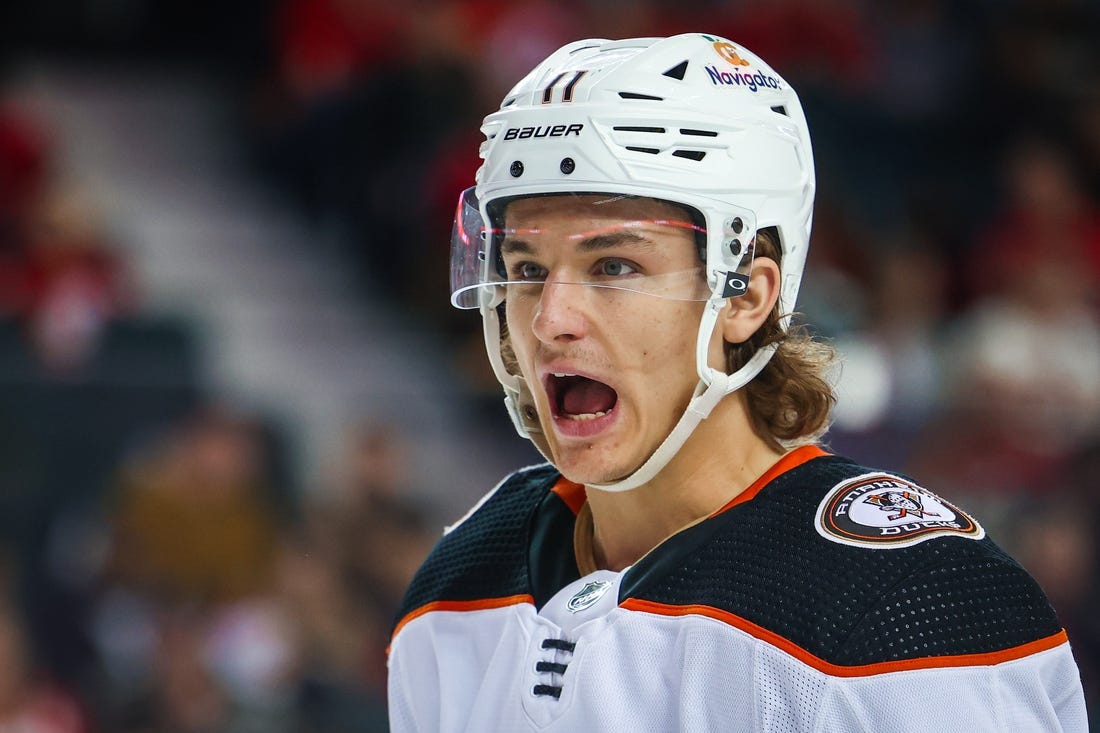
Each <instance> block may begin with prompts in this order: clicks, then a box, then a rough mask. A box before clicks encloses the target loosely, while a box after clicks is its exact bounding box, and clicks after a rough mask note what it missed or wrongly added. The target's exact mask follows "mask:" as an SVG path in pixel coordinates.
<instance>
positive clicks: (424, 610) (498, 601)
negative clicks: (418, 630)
mask: <svg viewBox="0 0 1100 733" xmlns="http://www.w3.org/2000/svg"><path fill="white" fill-rule="evenodd" d="M521 603H530V604H532V605H534V603H535V598H534V596H530V595H526V594H520V595H516V596H505V597H503V598H482V599H479V600H476V601H434V602H432V603H427V604H425V605H423V606H421V607H420V608H418V609H416V610H415V611H410V612H409V613H408V614H406V615H405V617H404V618H403V619H401V620H400V621H399V622H398V623H397V626H396V627H395V628H394V630H393V636H391V637H390V638H393V637H396V636H397V634H398V633H399V632H400V631H401V629H403V628H404V627H405V624H407V623H409V622H410V621H415V620H416V619H418V618H420V617H421V616H423V615H425V614H428V613H434V612H436V611H486V610H488V609H490V608H504V607H505V606H518V605H519V604H521Z"/></svg>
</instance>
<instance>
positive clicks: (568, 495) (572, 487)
mask: <svg viewBox="0 0 1100 733" xmlns="http://www.w3.org/2000/svg"><path fill="white" fill-rule="evenodd" d="M550 490H551V491H553V492H554V493H555V494H557V495H558V496H559V497H561V500H562V501H564V502H565V505H566V506H567V507H569V509H570V510H571V511H572V512H573V514H579V513H580V511H581V507H582V506H584V502H585V501H587V500H588V495H587V494H586V493H585V492H584V485H583V484H575V483H573V482H572V481H570V480H568V479H567V478H565V477H564V476H562V477H561V478H559V479H558V482H557V483H556V484H554V486H553V488H551V489H550Z"/></svg>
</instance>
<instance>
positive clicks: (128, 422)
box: [0, 0, 1100, 733]
mask: <svg viewBox="0 0 1100 733" xmlns="http://www.w3.org/2000/svg"><path fill="white" fill-rule="evenodd" d="M682 31H706V32H712V33H719V34H723V35H726V36H728V37H730V38H732V39H733V40H735V41H738V42H741V43H744V44H745V45H746V46H748V47H749V48H751V49H753V50H754V51H756V52H758V53H760V54H761V55H762V56H763V57H764V58H766V59H768V60H769V61H770V62H771V63H772V64H773V66H775V68H776V69H777V70H778V71H779V72H780V73H782V74H783V75H784V76H785V77H786V78H787V79H788V80H790V81H791V82H792V83H793V84H794V85H795V87H796V88H797V89H798V90H799V92H800V94H801V96H802V98H803V101H804V104H805V106H806V111H807V116H808V118H809V121H810V125H811V130H812V131H813V134H814V143H815V148H816V153H817V157H818V183H819V197H818V205H817V210H816V219H815V232H814V238H813V246H812V248H811V257H810V260H811V261H810V264H809V266H808V269H807V276H806V279H805V283H804V286H803V296H802V298H801V310H802V312H803V314H804V317H805V319H806V320H807V321H809V322H812V323H813V324H815V327H816V329H817V330H818V332H819V333H820V334H821V335H822V336H825V337H828V338H830V339H832V340H833V341H834V343H835V344H836V345H837V347H838V348H839V349H840V351H841V352H842V354H843V355H844V357H845V361H844V368H843V371H842V373H841V374H840V375H839V377H838V379H839V390H840V395H841V396H840V403H839V405H838V408H837V413H836V423H835V426H834V428H833V430H832V432H831V433H830V436H829V439H828V440H829V445H830V447H831V448H832V449H833V450H835V451H837V452H843V453H847V454H849V455H852V456H853V457H856V458H858V459H864V460H866V461H868V462H870V463H873V464H876V465H881V466H883V467H891V468H894V469H897V470H901V471H904V472H907V473H909V474H910V475H912V476H914V477H916V478H917V479H918V480H919V481H920V482H921V483H922V484H923V485H925V486H928V487H929V488H931V489H933V490H934V491H937V492H939V493H942V494H945V495H946V496H948V497H950V498H952V499H953V500H956V501H957V502H958V503H960V504H962V505H963V506H966V507H967V508H969V509H971V510H972V511H974V512H975V513H977V514H978V515H979V517H981V518H984V523H985V524H986V526H987V529H988V530H989V531H990V533H991V534H992V535H993V536H994V537H995V539H997V540H998V541H999V542H1000V543H1001V544H1002V545H1004V546H1005V547H1007V548H1009V549H1010V551H1012V552H1013V553H1014V554H1015V555H1016V556H1017V557H1018V558H1019V559H1020V560H1021V562H1022V563H1023V564H1024V565H1025V566H1027V567H1028V569H1029V570H1031V571H1032V573H1033V574H1035V575H1036V576H1037V577H1038V578H1039V580H1040V582H1041V583H1042V584H1043V586H1044V588H1045V589H1046V591H1047V593H1048V594H1049V595H1050V597H1051V598H1052V600H1053V601H1054V603H1055V606H1056V607H1057V609H1058V610H1059V613H1060V615H1061V617H1062V619H1063V622H1064V623H1065V625H1066V626H1067V628H1068V630H1069V634H1070V639H1071V641H1072V642H1073V645H1074V647H1075V650H1076V654H1077V657H1078V660H1079V663H1080V665H1081V671H1082V674H1083V676H1084V679H1085V685H1086V695H1087V697H1088V699H1089V703H1090V706H1091V709H1092V711H1093V717H1095V716H1097V715H1100V707H1098V704H1100V614H1097V613H1096V608H1097V605H1098V601H1100V593H1098V591H1100V583H1098V573H1100V565H1098V560H1100V545H1098V542H1097V539H1096V538H1097V531H1096V528H1097V520H1098V518H1100V320H1098V319H1100V297H1098V292H1100V289H1098V286H1100V6H1098V5H1097V4H1096V3H1095V2H1092V0H961V1H955V2H948V1H947V0H883V1H878V2H872V1H871V0H818V1H816V2H815V1H813V0H746V1H744V2H718V1H716V0H710V1H707V0H677V1H676V2H671V1H670V0H664V1H661V0H645V1H642V0H630V2H627V1H626V0H516V1H507V0H469V1H459V0H452V1H450V2H447V1H445V0H438V1H429V0H407V1H406V2H402V3H390V2H382V1H380V0H242V1H240V2H234V3H213V2H203V1H201V0H158V1H154V0H35V1H34V2H31V1H30V0H13V1H10V2H6V3H4V4H3V6H2V7H0V729H2V730H34V731H42V732H43V733H55V732H56V733H69V732H76V731H89V732H90V731H111V732H117V733H129V732H131V731H133V732H138V731H141V732H143V733H153V732H156V733H169V732H171V733H176V732H179V733H184V732H187V733H198V732H200V731H201V732H203V733H207V732H211V731H231V732H237V731H276V732H277V731H287V732H288V733H290V732H294V733H297V732H299V731H301V732H306V733H342V732H344V731H360V732H361V731H375V730H379V731H380V730H385V727H386V725H385V705H384V686H385V682H384V678H385V646H386V643H387V633H388V627H389V623H390V621H391V616H392V614H393V612H394V609H395V606H396V603H397V601H398V599H399V597H400V594H401V592H402V590H403V587H404V584H405V583H406V582H407V580H408V578H409V577H410V573H411V572H412V571H413V569H415V567H416V566H417V565H418V563H419V561H420V560H421V558H422V557H423V555H424V554H425V553H426V552H427V550H428V549H429V548H430V546H431V545H432V543H433V542H434V541H435V538H436V537H437V536H438V535H439V532H440V530H441V528H442V526H443V525H444V524H446V523H448V522H450V521H453V520H454V519H455V518H456V517H457V516H459V515H460V514H461V512H462V511H463V510H464V509H465V508H466V507H467V506H468V505H470V504H471V503H472V502H473V501H475V500H476V499H477V497H479V496H480V495H481V494H482V493H484V491H486V490H487V489H488V488H489V487H490V486H491V485H493V484H494V483H495V482H496V480H497V479H498V478H499V477H500V476H502V475H503V474H504V473H505V472H506V471H508V470H510V469H512V468H514V467H516V466H518V465H522V464H526V463H531V462H534V461H535V460H537V458H538V457H537V455H536V454H535V453H534V451H533V450H532V449H531V448H530V447H529V446H527V445H526V444H525V443H524V442H523V441H521V440H520V439H519V438H518V437H516V436H515V434H514V433H513V432H512V431H511V428H510V426H509V424H508V421H507V417H506V415H505V413H504V411H503V409H502V405H501V400H500V394H499V390H498V388H497V386H496V383H495V382H494V381H493V379H492V376H491V374H490V372H489V370H488V367H487V364H486V363H485V359H484V356H483V353H482V348H481V345H480V341H479V339H480V331H479V329H480V324H479V321H478V319H477V317H476V315H472V314H469V313H458V312H455V311H452V310H451V309H450V308H449V306H448V303H447V291H446V287H447V286H446V278H447V266H448V260H447V255H448V253H447V247H448V235H449V232H450V218H451V213H452V211H453V205H454V201H455V198H456V196H457V193H458V192H459V191H460V190H461V189H462V188H464V187H465V186H466V185H468V184H469V183H470V182H471V181H472V176H473V173H474V170H475V169H476V167H477V147H478V142H479V139H480V134H479V132H478V129H477V128H478V123H479V121H480V119H481V117H482V116H483V115H484V114H485V113H487V112H488V111H490V110H492V109H493V108H495V106H496V105H497V103H498V101H499V99H500V98H501V97H502V95H503V93H504V92H505V91H506V90H507V89H506V88H507V86H508V85H509V84H510V82H512V81H515V80H517V79H518V78H519V77H520V76H521V75H522V74H523V73H525V72H526V71H527V70H528V69H529V68H530V67H531V66H532V65H533V64H534V63H536V62H537V61H538V60H540V59H541V58H542V57H543V56H544V55H545V54H546V53H547V52H549V51H550V50H552V49H554V48H556V47H557V46H559V45H560V44H562V43H563V42H565V41H568V40H572V39H575V38H581V37H592V36H605V37H612V38H619V37H629V36H637V35H668V34H672V33H676V32H682ZM1090 608H1091V609H1093V610H1092V611H1090V610H1089V609H1090Z"/></svg>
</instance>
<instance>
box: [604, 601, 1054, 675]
mask: <svg viewBox="0 0 1100 733" xmlns="http://www.w3.org/2000/svg"><path fill="white" fill-rule="evenodd" d="M620 606H621V607H622V608H625V609H627V610H628V611H641V612H644V613H654V614H658V615H661V616H706V617H707V618H712V619H715V620H716V621H721V622H723V623H727V624H729V625H730V626H733V627H735V628H738V629H741V630H742V631H744V632H745V633H747V634H749V635H751V636H754V637H756V638H757V639H759V640H760V641H763V642H765V643H766V644H770V645H771V646H773V647H776V648H777V649H780V650H782V651H784V652H786V653H787V654H790V655H791V656H792V657H794V658H796V659H798V660H799V661H801V662H802V663H804V664H806V665H808V666H810V667H813V668H814V669H816V670H818V671H820V672H824V673H825V674H828V675H832V676H833V677H869V676H871V675H876V674H886V673H888V672H903V671H907V670H913V669H940V668H945V667H980V666H989V665H994V664H1001V663H1003V662H1011V661H1013V660H1015V659H1022V658H1024V657H1027V656H1031V655H1032V654H1037V653H1039V652H1045V651H1047V650H1048V649H1053V648H1054V647H1056V646H1060V645H1061V644H1064V643H1066V642H1068V641H1069V639H1068V638H1067V636H1066V632H1065V631H1059V632H1058V633H1057V634H1053V635H1051V636H1048V637H1046V638H1043V639H1038V640H1036V641H1032V642H1028V643H1027V644H1021V645H1020V646H1015V647H1012V648H1010V649H1003V650H1001V651H997V652H986V653H984V654H956V655H953V656H943V657H919V658H917V659H901V660H898V661H893V662H876V663H874V664H857V665H851V666H845V665H840V664H833V663H832V662H826V661H825V660H824V659H822V658H821V657H818V656H815V655H813V654H811V653H810V652H808V651H806V650H805V649H803V648H802V647H800V646H798V645H797V644H795V643H794V642H792V641H790V640H789V639H786V638H784V637H782V636H780V635H779V634H776V633H774V632H772V631H768V630H767V629H765V628H763V627H762V626H757V625H756V624H754V623H753V622H751V621H748V620H746V619H743V618H741V617H740V616H737V615H735V614H732V613H729V612H728V611H723V610H721V609H718V608H714V607H713V606H702V605H689V606H672V605H668V604H664V603H654V602H653V601H645V600H641V599H638V598H628V599H627V600H625V601H623V602H622V604H620Z"/></svg>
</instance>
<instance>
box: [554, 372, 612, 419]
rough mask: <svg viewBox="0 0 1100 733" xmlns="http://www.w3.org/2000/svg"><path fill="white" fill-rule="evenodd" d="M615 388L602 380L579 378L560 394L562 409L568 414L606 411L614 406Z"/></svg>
mask: <svg viewBox="0 0 1100 733" xmlns="http://www.w3.org/2000/svg"><path fill="white" fill-rule="evenodd" d="M615 398H616V395H615V390H613V389H611V388H610V387H608V386H607V385H606V384H604V383H603V382H596V381H593V380H591V379H580V380H578V381H577V382H576V383H575V384H572V385H570V386H569V387H568V388H567V389H566V391H565V394H564V395H562V402H561V406H562V409H563V410H564V411H565V412H566V413H567V414H569V415H583V414H586V413H587V414H590V413H595V412H606V411H607V410H610V409H611V408H612V407H614V406H615Z"/></svg>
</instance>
